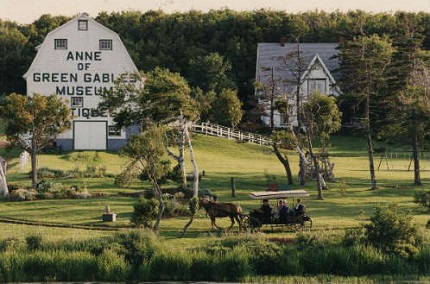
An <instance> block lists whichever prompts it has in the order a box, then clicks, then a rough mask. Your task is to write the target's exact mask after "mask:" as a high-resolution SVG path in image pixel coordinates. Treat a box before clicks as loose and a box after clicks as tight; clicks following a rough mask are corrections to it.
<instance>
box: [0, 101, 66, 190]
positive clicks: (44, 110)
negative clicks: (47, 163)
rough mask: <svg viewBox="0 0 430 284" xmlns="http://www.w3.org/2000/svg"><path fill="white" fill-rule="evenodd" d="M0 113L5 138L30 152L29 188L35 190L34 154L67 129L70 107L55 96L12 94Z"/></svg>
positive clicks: (35, 161) (35, 158) (35, 169)
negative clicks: (3, 123)
mask: <svg viewBox="0 0 430 284" xmlns="http://www.w3.org/2000/svg"><path fill="white" fill-rule="evenodd" d="M0 116H2V118H3V119H5V120H6V121H7V128H6V134H7V139H8V140H9V141H10V142H11V143H12V145H14V146H16V147H18V148H21V149H23V150H25V151H27V152H29V153H30V157H31V175H32V187H33V188H34V189H37V155H38V154H39V153H40V151H41V150H42V149H43V148H44V147H46V146H48V145H50V144H51V143H53V142H54V141H55V139H56V138H57V136H58V135H59V134H60V133H62V132H64V131H66V130H68V129H69V128H70V126H71V118H72V115H71V112H70V108H69V107H68V106H67V105H66V104H65V103H64V101H63V100H62V99H61V98H59V97H58V96H56V95H50V96H42V95H38V94H35V95H34V96H32V97H28V96H23V95H20V94H16V93H13V94H11V95H9V96H8V97H6V99H5V101H4V103H3V104H2V105H1V106H0Z"/></svg>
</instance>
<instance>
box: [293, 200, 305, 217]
mask: <svg viewBox="0 0 430 284" xmlns="http://www.w3.org/2000/svg"><path fill="white" fill-rule="evenodd" d="M305 212H306V206H305V205H304V204H303V203H302V201H301V200H300V198H298V199H297V204H296V206H295V207H294V215H296V216H300V215H304V214H305Z"/></svg>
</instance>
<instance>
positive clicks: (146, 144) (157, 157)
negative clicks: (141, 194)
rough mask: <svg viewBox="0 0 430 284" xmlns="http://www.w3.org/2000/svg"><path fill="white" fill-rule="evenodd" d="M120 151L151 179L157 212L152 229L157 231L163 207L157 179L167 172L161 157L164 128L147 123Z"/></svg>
mask: <svg viewBox="0 0 430 284" xmlns="http://www.w3.org/2000/svg"><path fill="white" fill-rule="evenodd" d="M121 153H122V154H124V155H126V156H128V157H129V158H131V159H132V160H133V162H137V163H139V164H140V165H141V166H142V168H143V172H144V173H145V175H146V176H147V177H148V179H149V180H150V181H151V184H152V186H153V190H154V195H155V197H156V198H157V200H158V214H157V219H156V221H155V223H154V226H153V230H154V231H158V229H159V227H160V221H161V218H162V216H163V212H164V208H165V205H164V201H163V195H162V191H161V187H160V184H159V182H158V180H160V179H161V178H163V177H164V176H165V175H166V174H167V171H166V167H165V164H164V163H163V159H162V157H163V155H164V153H165V150H164V129H163V128H162V127H159V126H157V125H156V124H151V125H147V127H146V128H145V130H144V131H143V132H142V133H141V134H140V135H134V136H131V137H130V139H129V141H128V142H127V144H126V145H125V146H124V147H123V148H122V149H121Z"/></svg>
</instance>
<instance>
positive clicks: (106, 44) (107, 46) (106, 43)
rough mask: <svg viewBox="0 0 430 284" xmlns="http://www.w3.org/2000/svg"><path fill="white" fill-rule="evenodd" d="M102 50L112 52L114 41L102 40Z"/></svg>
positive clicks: (100, 47)
mask: <svg viewBox="0 0 430 284" xmlns="http://www.w3.org/2000/svg"><path fill="white" fill-rule="evenodd" d="M99 49H100V50H112V40H111V39H101V40H99Z"/></svg>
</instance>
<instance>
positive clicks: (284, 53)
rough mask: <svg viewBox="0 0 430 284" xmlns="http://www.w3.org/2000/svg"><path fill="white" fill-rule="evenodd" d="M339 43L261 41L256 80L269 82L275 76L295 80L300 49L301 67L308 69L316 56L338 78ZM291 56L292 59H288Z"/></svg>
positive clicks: (258, 47) (258, 51) (287, 80)
mask: <svg viewBox="0 0 430 284" xmlns="http://www.w3.org/2000/svg"><path fill="white" fill-rule="evenodd" d="M337 46H338V44H337V43H299V44H297V43H286V44H285V45H284V46H282V45H281V44H279V43H259V44H258V46H257V62H256V64H257V65H256V76H255V79H256V81H260V82H262V83H264V82H267V80H268V79H270V77H271V72H272V68H273V76H274V80H275V81H281V80H282V81H283V82H294V81H295V78H296V75H295V74H294V73H293V72H291V71H292V70H293V71H294V70H295V72H296V73H297V70H298V68H297V65H298V63H297V58H298V57H297V50H299V51H300V58H301V64H300V66H301V69H306V68H308V67H309V64H310V63H311V62H312V60H314V58H315V56H317V55H318V56H319V58H320V59H321V60H322V61H323V64H324V65H325V66H326V67H327V69H328V71H329V72H330V73H331V75H332V76H333V77H334V78H335V79H336V77H337V76H336V73H333V71H334V70H335V69H337V68H338V66H339V64H338V60H337V59H336V58H334V56H336V55H337V54H338V50H337V49H336V48H337ZM288 57H290V59H287V58H288Z"/></svg>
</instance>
